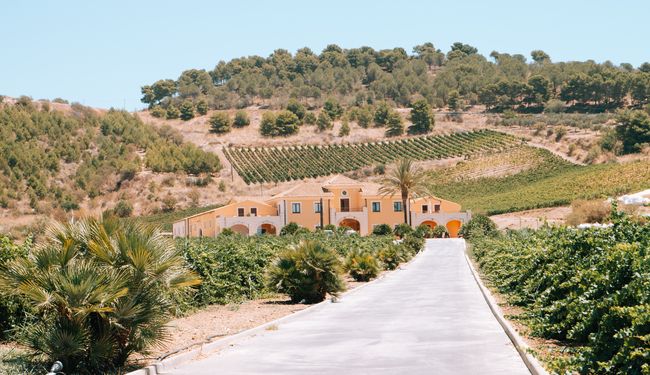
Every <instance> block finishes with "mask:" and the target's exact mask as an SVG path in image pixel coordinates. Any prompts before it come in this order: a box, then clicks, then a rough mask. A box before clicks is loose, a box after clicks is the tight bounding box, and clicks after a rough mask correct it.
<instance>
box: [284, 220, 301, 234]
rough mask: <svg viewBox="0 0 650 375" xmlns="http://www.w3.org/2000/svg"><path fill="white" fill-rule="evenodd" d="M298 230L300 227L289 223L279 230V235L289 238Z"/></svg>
mask: <svg viewBox="0 0 650 375" xmlns="http://www.w3.org/2000/svg"><path fill="white" fill-rule="evenodd" d="M299 229H300V225H298V224H296V223H294V222H293V221H292V222H290V223H289V224H287V225H285V226H284V227H282V229H280V235H281V236H290V235H293V234H296V232H298V230H299Z"/></svg>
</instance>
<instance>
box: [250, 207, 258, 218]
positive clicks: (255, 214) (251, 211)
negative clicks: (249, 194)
mask: <svg viewBox="0 0 650 375" xmlns="http://www.w3.org/2000/svg"><path fill="white" fill-rule="evenodd" d="M253 210H255V213H253ZM250 213H251V216H257V207H251V208H250Z"/></svg>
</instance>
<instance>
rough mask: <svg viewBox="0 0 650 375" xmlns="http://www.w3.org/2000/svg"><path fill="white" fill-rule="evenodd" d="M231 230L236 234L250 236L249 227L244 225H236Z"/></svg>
mask: <svg viewBox="0 0 650 375" xmlns="http://www.w3.org/2000/svg"><path fill="white" fill-rule="evenodd" d="M230 230H232V231H233V232H235V233H239V234H243V235H244V236H248V227H247V226H245V225H244V224H235V225H233V226H232V227H230Z"/></svg>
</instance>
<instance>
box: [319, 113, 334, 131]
mask: <svg viewBox="0 0 650 375" xmlns="http://www.w3.org/2000/svg"><path fill="white" fill-rule="evenodd" d="M316 125H317V126H318V130H319V131H325V130H328V129H332V128H333V127H334V124H333V123H332V118H331V117H330V116H329V115H328V114H327V112H325V111H322V112H321V113H319V114H318V119H316Z"/></svg>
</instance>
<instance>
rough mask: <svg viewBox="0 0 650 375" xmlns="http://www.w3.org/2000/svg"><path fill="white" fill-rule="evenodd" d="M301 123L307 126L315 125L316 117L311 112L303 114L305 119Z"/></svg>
mask: <svg viewBox="0 0 650 375" xmlns="http://www.w3.org/2000/svg"><path fill="white" fill-rule="evenodd" d="M303 121H304V122H305V124H307V125H315V124H316V115H315V114H314V112H311V111H310V112H307V113H306V114H305V118H304V119H303Z"/></svg>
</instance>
